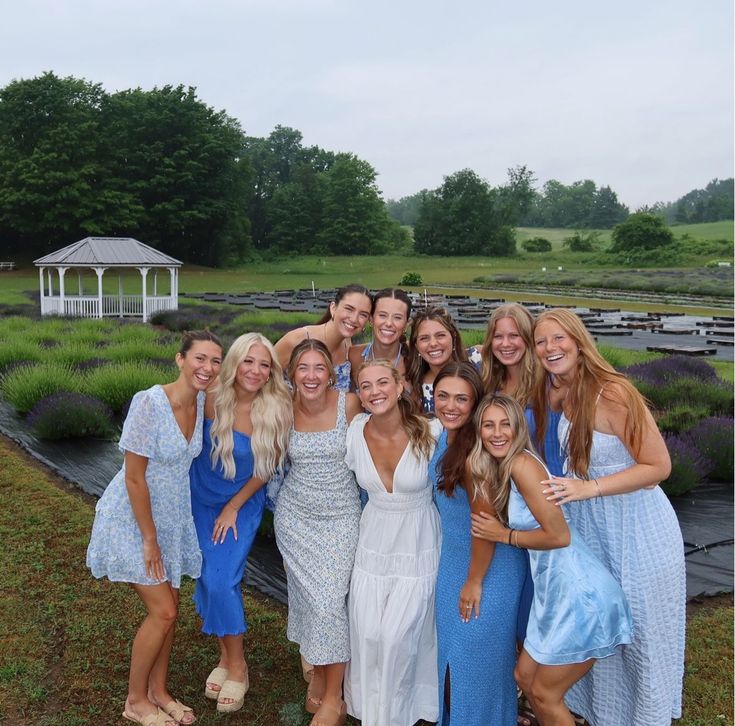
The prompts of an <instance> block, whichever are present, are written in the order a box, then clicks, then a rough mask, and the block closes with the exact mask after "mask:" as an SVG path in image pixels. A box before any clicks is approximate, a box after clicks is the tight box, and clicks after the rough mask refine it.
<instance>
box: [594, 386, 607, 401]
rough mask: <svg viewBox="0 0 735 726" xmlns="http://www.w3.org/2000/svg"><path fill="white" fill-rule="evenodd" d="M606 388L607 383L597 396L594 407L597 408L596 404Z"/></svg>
mask: <svg viewBox="0 0 735 726" xmlns="http://www.w3.org/2000/svg"><path fill="white" fill-rule="evenodd" d="M606 386H607V383H606V384H605V385H604V386H603V387H602V388H601V389H600V392H599V393H598V394H597V398H596V399H595V406H597V404H598V403H599V402H600V399H601V398H602V394H603V391H604V390H605V387H606Z"/></svg>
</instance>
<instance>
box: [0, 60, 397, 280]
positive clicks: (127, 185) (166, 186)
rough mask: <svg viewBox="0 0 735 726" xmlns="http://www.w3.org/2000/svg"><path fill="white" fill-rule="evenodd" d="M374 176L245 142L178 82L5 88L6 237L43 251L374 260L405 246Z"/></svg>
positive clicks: (28, 83)
mask: <svg viewBox="0 0 735 726" xmlns="http://www.w3.org/2000/svg"><path fill="white" fill-rule="evenodd" d="M375 176H376V175H375V170H374V169H373V168H372V167H371V166H370V164H368V163H367V162H365V161H362V160H361V159H358V158H357V157H355V156H353V155H352V154H342V153H340V154H335V153H332V152H329V151H325V150H324V149H320V148H319V147H316V146H313V147H304V146H303V144H302V138H301V134H300V133H299V132H298V131H296V130H294V129H289V128H282V127H276V129H275V130H274V131H273V132H272V133H271V134H270V135H269V136H268V137H267V138H256V137H248V136H246V135H245V134H244V133H243V130H242V129H241V127H240V125H239V123H238V122H237V121H236V120H235V119H233V118H231V117H229V116H228V115H227V114H226V113H224V112H223V111H219V112H216V111H214V110H213V109H212V108H210V107H208V106H207V105H206V104H204V103H203V102H202V101H201V100H199V99H198V98H197V95H196V91H195V89H193V88H184V87H183V86H178V87H172V86H165V87H163V88H155V89H153V90H152V91H143V90H141V89H139V88H138V89H132V90H127V91H122V92H119V93H107V92H106V91H104V90H103V88H102V87H101V85H99V84H94V83H90V82H88V81H85V80H80V79H75V78H70V77H69V78H59V77H57V76H56V75H54V74H53V73H45V74H43V75H42V76H40V77H37V78H34V79H30V80H18V81H13V82H11V83H10V84H8V85H7V86H5V87H4V88H3V89H1V90H0V240H1V244H2V247H3V250H5V253H4V254H12V253H14V252H16V253H22V254H23V255H24V256H28V255H34V256H35V255H42V254H45V253H47V252H49V251H52V250H54V249H57V248H58V247H60V246H62V245H66V244H70V243H71V242H74V241H76V240H77V239H79V238H81V237H84V236H88V235H105V236H115V237H118V236H119V237H122V236H133V237H137V238H138V239H140V240H141V241H143V242H145V243H147V244H150V245H152V246H153V247H156V248H158V249H162V250H164V251H165V252H167V253H168V254H170V255H173V256H174V257H178V258H180V259H182V260H184V261H187V262H193V263H198V264H202V265H211V266H217V265H224V264H229V263H234V262H238V261H243V260H246V259H248V258H251V257H253V256H254V255H257V254H262V253H265V252H267V253H269V254H272V253H274V252H275V253H287V252H291V251H294V252H299V253H303V254H307V253H320V254H380V253H381V252H385V251H386V250H388V249H393V248H395V247H401V246H402V245H408V244H410V237H409V235H408V234H407V232H406V231H405V230H403V229H402V228H401V226H400V224H398V223H397V222H395V221H394V220H392V219H391V218H390V217H389V216H388V214H387V212H386V209H385V205H384V203H383V200H382V198H381V196H380V192H379V190H378V188H377V186H376V184H375Z"/></svg>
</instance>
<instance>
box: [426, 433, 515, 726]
mask: <svg viewBox="0 0 735 726" xmlns="http://www.w3.org/2000/svg"><path fill="white" fill-rule="evenodd" d="M446 449H447V434H446V431H444V432H442V434H441V436H440V437H439V442H438V444H437V447H436V451H435V453H434V458H433V459H432V462H431V466H430V467H429V471H430V474H431V477H432V480H433V482H434V486H435V487H436V485H437V478H438V469H437V467H438V465H439V462H440V460H441V457H442V456H443V455H444V452H445V451H446ZM435 500H436V506H437V509H438V510H439V518H440V520H441V525H442V546H441V555H440V559H439V571H438V576H437V581H436V634H437V645H438V665H439V682H438V690H439V705H440V716H439V722H438V723H439V726H448V724H450V723H451V724H453V725H455V724H456V726H491V725H492V726H515V724H516V717H517V714H518V702H517V694H516V684H515V680H514V679H513V668H514V666H515V662H516V631H517V619H518V615H519V612H520V611H521V593H522V591H523V586H524V582H525V580H526V573H527V571H528V564H527V557H526V554H525V552H524V551H523V550H520V549H516V548H515V547H509V546H508V545H505V544H496V545H495V553H494V554H493V559H492V561H491V563H490V566H489V567H488V570H487V573H486V574H485V579H484V580H483V586H482V600H481V601H480V617H479V618H477V619H475V618H474V617H473V618H472V619H471V620H470V622H469V623H464V622H462V620H461V619H460V617H459V607H458V606H459V592H460V590H461V589H462V586H463V585H464V583H465V581H466V579H467V571H468V568H469V564H470V540H471V535H470V502H469V499H468V498H467V494H466V492H465V490H464V489H463V488H462V487H455V489H454V494H453V496H451V497H448V496H447V495H446V494H444V493H443V492H442V491H439V490H436V492H435ZM447 671H449V676H450V684H451V695H450V710H449V711H447V709H445V704H444V677H445V674H446V673H447Z"/></svg>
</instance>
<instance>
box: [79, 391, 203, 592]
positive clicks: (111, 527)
mask: <svg viewBox="0 0 735 726" xmlns="http://www.w3.org/2000/svg"><path fill="white" fill-rule="evenodd" d="M196 406H197V416H196V423H195V426H194V433H193V434H192V436H191V439H190V440H189V441H187V440H186V439H185V438H184V435H183V433H182V432H181V429H180V428H179V425H178V423H177V421H176V417H175V416H174V412H173V410H172V409H171V404H170V403H169V400H168V396H166V392H165V391H164V390H163V387H162V386H158V385H156V386H153V387H152V388H149V389H147V390H145V391H140V392H139V393H136V394H135V396H133V400H132V401H131V403H130V409H129V411H128V415H127V417H126V418H125V423H124V424H123V431H122V435H121V436H120V443H119V447H120V449H121V450H122V451H123V452H125V451H130V452H132V453H134V454H138V455H139V456H144V457H146V458H147V459H148V464H147V466H146V471H145V480H146V484H147V485H148V494H149V496H150V502H151V513H152V515H153V522H154V523H155V525H156V538H157V541H158V546H159V547H160V548H161V554H162V557H163V567H164V571H165V574H166V580H168V581H169V582H170V583H171V586H172V587H175V588H178V587H180V585H181V578H182V576H183V575H188V576H189V577H199V572H200V569H201V565H202V555H201V553H200V552H199V543H198V541H197V535H196V530H195V529H194V520H193V518H192V513H191V498H190V495H189V465H190V464H191V462H192V459H194V457H195V456H197V455H198V454H199V452H200V451H201V448H202V420H203V418H204V394H203V393H200V394H199V395H198V396H197V404H196ZM95 510H96V514H95V518H94V524H93V525H92V536H91V538H90V542H89V547H88V549H87V567H89V568H90V569H91V570H92V574H93V575H94V576H95V577H107V578H108V579H110V580H114V581H122V582H132V583H136V584H139V585H157V584H159V583H158V581H157V580H154V579H152V578H150V577H148V576H147V575H146V571H145V562H144V560H143V536H142V535H141V533H140V527H139V526H138V521H137V520H136V518H135V514H134V513H133V508H132V506H131V505H130V499H129V498H128V490H127V487H126V485H125V464H124V463H123V466H122V469H120V471H119V472H118V473H117V474H116V475H115V477H114V478H113V479H112V481H111V482H110V483H109V485H108V486H107V489H105V492H104V494H103V495H102V497H100V500H99V501H98V502H97V506H96V508H95Z"/></svg>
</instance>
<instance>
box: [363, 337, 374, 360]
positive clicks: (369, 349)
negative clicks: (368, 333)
mask: <svg viewBox="0 0 735 726" xmlns="http://www.w3.org/2000/svg"><path fill="white" fill-rule="evenodd" d="M372 355H373V343H372V341H370V342H369V343H368V344H367V345H366V346H365V349H364V350H363V351H362V359H363V361H369V360H370V359H371V358H372Z"/></svg>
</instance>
